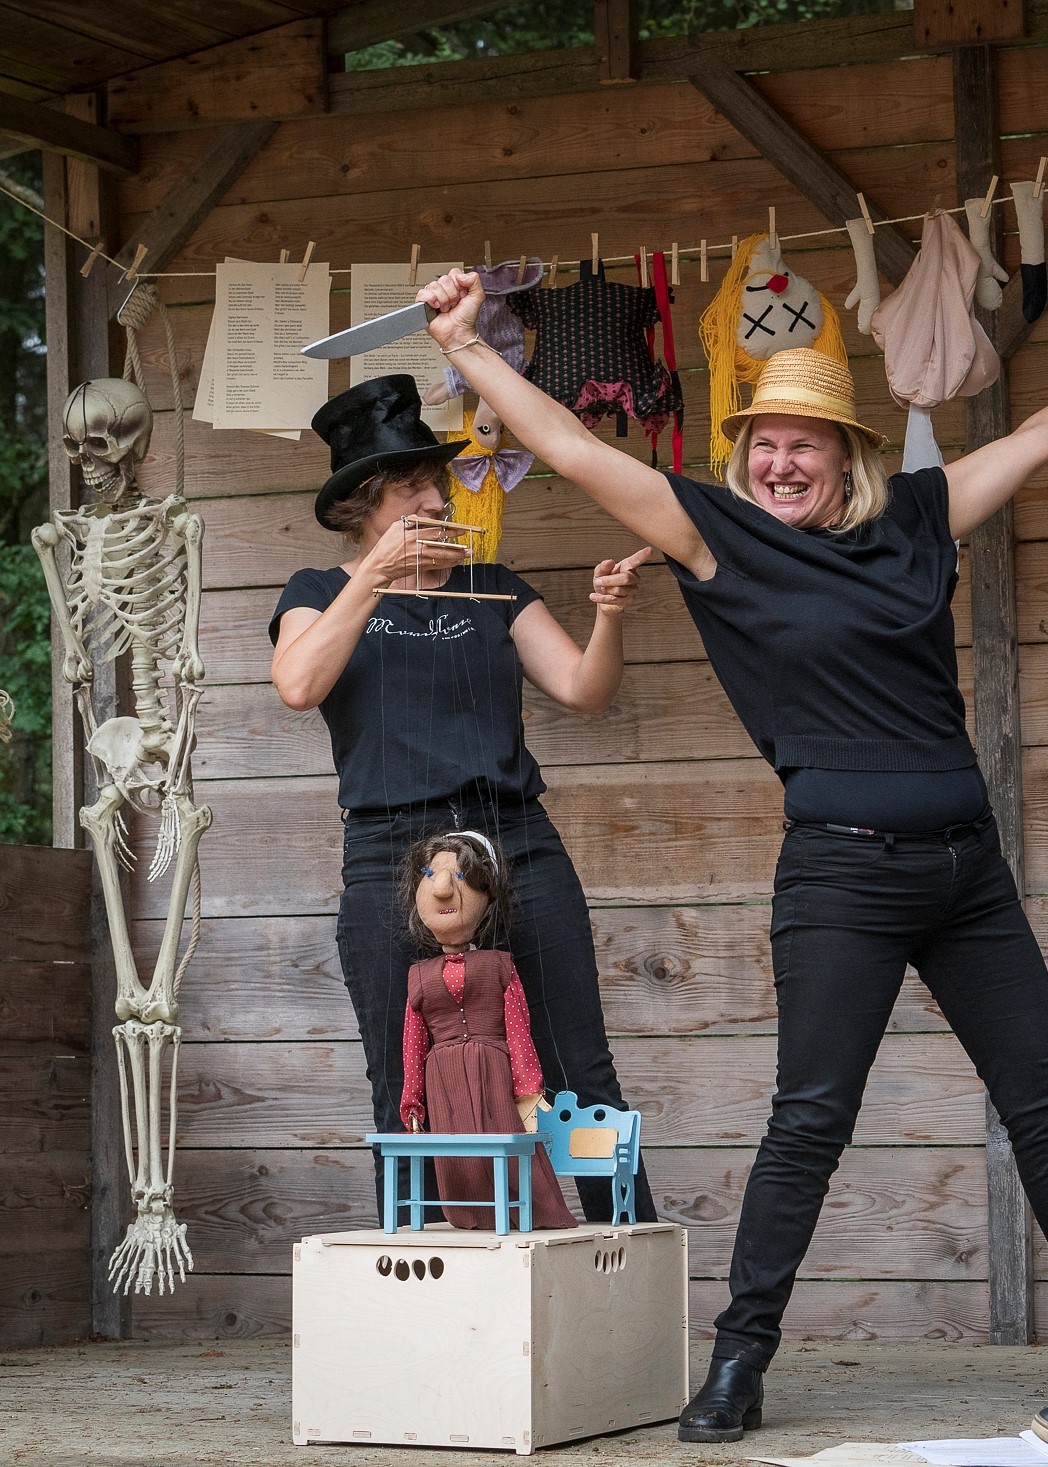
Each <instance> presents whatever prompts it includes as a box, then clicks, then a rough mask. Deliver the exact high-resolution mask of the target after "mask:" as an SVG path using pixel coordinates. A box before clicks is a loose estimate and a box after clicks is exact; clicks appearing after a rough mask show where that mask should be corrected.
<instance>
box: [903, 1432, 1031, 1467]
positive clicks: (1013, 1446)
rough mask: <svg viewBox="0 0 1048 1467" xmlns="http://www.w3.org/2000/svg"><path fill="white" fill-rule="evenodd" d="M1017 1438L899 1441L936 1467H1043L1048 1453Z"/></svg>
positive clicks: (908, 1449)
mask: <svg viewBox="0 0 1048 1467" xmlns="http://www.w3.org/2000/svg"><path fill="white" fill-rule="evenodd" d="M1027 1435H1029V1436H1032V1435H1033V1433H1032V1432H1029V1433H1025V1434H1024V1437H1018V1436H991V1437H985V1438H979V1437H954V1438H948V1439H946V1440H943V1441H927V1442H900V1443H899V1446H901V1447H904V1448H905V1449H906V1450H907V1451H909V1452H915V1453H916V1454H917V1456H919V1457H922V1458H923V1459H924V1461H925V1462H932V1463H934V1464H936V1467H1045V1463H1046V1462H1048V1453H1046V1452H1045V1451H1044V1450H1043V1449H1041V1448H1040V1447H1033V1446H1031V1445H1030V1443H1029V1442H1028V1441H1027V1440H1025V1436H1027Z"/></svg>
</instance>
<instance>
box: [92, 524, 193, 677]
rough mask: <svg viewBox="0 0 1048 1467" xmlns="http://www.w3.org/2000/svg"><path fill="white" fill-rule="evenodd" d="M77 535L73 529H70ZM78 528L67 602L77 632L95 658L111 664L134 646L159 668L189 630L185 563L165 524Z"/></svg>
mask: <svg viewBox="0 0 1048 1467" xmlns="http://www.w3.org/2000/svg"><path fill="white" fill-rule="evenodd" d="M70 528H71V527H70ZM76 529H77V530H80V531H83V530H85V529H86V534H84V535H83V537H82V538H81V536H80V535H77V536H76V537H75V538H74V540H73V555H72V561H71V564H70V568H69V579H68V582H67V597H68V603H69V611H70V616H71V618H72V621H73V625H74V627H76V629H77V631H78V632H79V633H80V635H81V636H82V637H84V636H87V637H90V639H91V642H92V651H93V655H94V657H95V658H96V659H97V660H100V661H105V662H109V661H112V659H113V658H115V657H120V656H122V654H123V653H125V652H127V651H128V650H129V649H130V648H131V647H132V646H133V644H134V643H136V642H137V643H139V644H140V645H141V646H142V647H144V648H145V649H147V650H148V651H149V653H150V654H151V655H152V657H153V658H154V660H155V661H157V662H159V661H161V660H163V659H170V658H172V657H174V656H175V654H176V653H177V651H178V648H179V645H180V643H181V639H182V633H183V629H184V615H185V601H186V573H187V557H186V549H185V545H184V543H183V542H182V541H181V540H179V539H177V538H176V537H175V536H173V535H171V534H170V533H169V531H168V529H167V526H166V524H164V523H163V521H160V522H158V519H157V517H156V516H154V515H142V514H140V513H133V514H124V515H112V516H110V518H109V519H108V520H105V521H103V520H95V521H92V522H90V524H89V525H87V526H85V523H84V521H83V520H79V521H78V523H77V525H76Z"/></svg>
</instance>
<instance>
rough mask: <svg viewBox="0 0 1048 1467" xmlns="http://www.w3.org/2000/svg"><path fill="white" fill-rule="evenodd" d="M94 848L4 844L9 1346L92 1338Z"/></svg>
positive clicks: (0, 1062) (1, 1198) (1, 1218)
mask: <svg viewBox="0 0 1048 1467" xmlns="http://www.w3.org/2000/svg"><path fill="white" fill-rule="evenodd" d="M90 889H91V858H90V856H89V855H88V853H87V851H52V850H48V849H46V848H44V847H41V846H0V1344H2V1345H7V1346H12V1345H47V1344H63V1343H66V1342H68V1341H69V1340H73V1339H77V1338H82V1337H84V1336H86V1335H89V1334H90V1333H91V1265H90V1217H89V1206H90V1198H91V1138H90V1126H91V1104H90V1101H91V952H90V937H91V933H90V924H89V919H88V903H89V898H90Z"/></svg>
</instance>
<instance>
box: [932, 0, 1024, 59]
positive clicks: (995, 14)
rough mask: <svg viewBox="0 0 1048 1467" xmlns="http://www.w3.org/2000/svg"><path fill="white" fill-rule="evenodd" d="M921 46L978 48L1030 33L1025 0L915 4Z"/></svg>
mask: <svg viewBox="0 0 1048 1467" xmlns="http://www.w3.org/2000/svg"><path fill="white" fill-rule="evenodd" d="M913 33H914V36H915V38H916V41H917V44H918V46H920V47H922V48H924V47H929V46H936V47H937V46H944V45H945V46H978V45H984V44H985V43H986V42H987V41H1011V40H1014V39H1015V38H1016V37H1018V36H1023V35H1025V33H1026V15H1025V6H1024V3H1023V0H913Z"/></svg>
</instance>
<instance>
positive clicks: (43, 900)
mask: <svg viewBox="0 0 1048 1467" xmlns="http://www.w3.org/2000/svg"><path fill="white" fill-rule="evenodd" d="M90 885H91V857H90V854H89V853H88V852H87V851H55V850H51V849H50V848H49V847H47V846H0V923H2V927H3V934H4V938H3V951H2V952H0V964H2V963H3V962H5V961H7V960H14V959H16V958H18V959H22V960H24V961H27V962H34V961H35V962H56V961H62V962H82V961H84V960H85V959H86V958H87V956H88V934H87V931H86V912H87V902H88V897H89V894H90Z"/></svg>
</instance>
